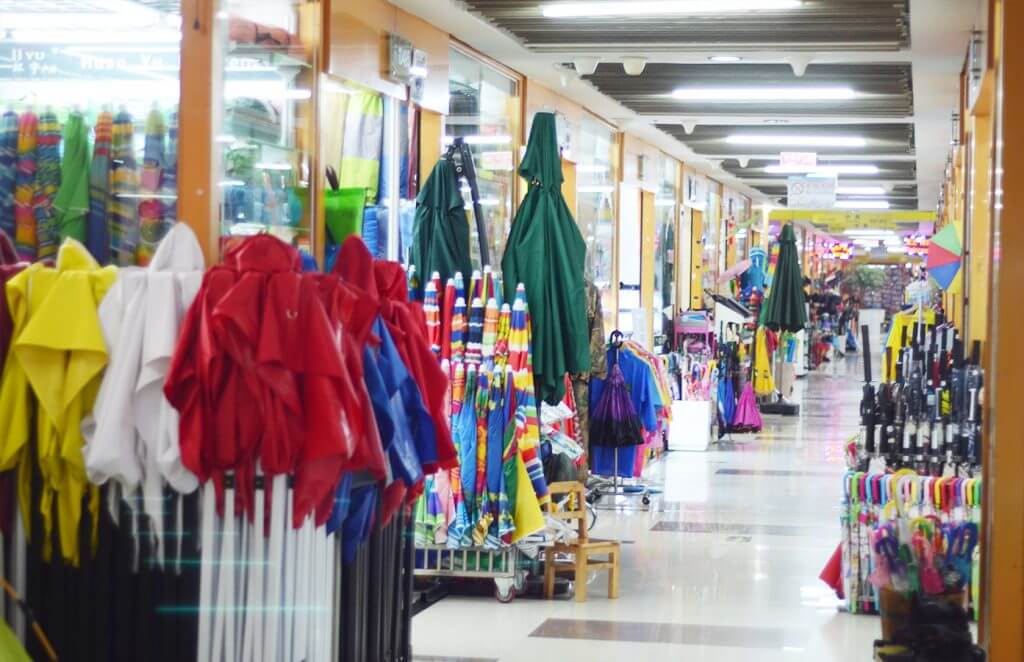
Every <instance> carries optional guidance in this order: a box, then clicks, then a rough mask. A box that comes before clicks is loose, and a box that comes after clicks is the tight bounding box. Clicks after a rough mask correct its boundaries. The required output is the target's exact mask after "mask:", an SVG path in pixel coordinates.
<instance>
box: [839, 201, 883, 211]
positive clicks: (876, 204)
mask: <svg viewBox="0 0 1024 662" xmlns="http://www.w3.org/2000/svg"><path fill="white" fill-rule="evenodd" d="M888 208H889V201H888V200H837V201H836V209H888Z"/></svg>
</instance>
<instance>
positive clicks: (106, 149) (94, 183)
mask: <svg viewBox="0 0 1024 662" xmlns="http://www.w3.org/2000/svg"><path fill="white" fill-rule="evenodd" d="M113 123H114V116H113V115H111V114H110V113H108V112H102V113H100V114H99V115H98V116H97V117H96V130H95V131H96V138H95V142H94V144H93V150H92V164H91V165H90V166H89V222H88V224H87V226H86V230H85V247H86V248H88V249H89V252H90V253H92V256H93V257H94V258H96V261H97V262H99V263H100V264H107V263H109V262H110V225H109V214H110V204H111V199H110V149H111V141H112V139H113Z"/></svg>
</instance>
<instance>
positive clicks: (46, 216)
mask: <svg viewBox="0 0 1024 662" xmlns="http://www.w3.org/2000/svg"><path fill="white" fill-rule="evenodd" d="M60 173H61V171H60V122H58V121H57V115H56V114H55V113H53V112H49V111H48V112H44V113H42V114H41V115H40V116H39V136H38V141H37V143H36V186H35V195H34V196H33V198H32V207H33V211H34V212H35V217H36V227H35V246H36V259H37V260H43V259H46V258H53V257H54V256H55V255H56V254H57V239H56V236H57V235H56V231H55V228H54V227H53V218H54V209H53V200H54V198H56V197H57V190H58V189H59V188H60Z"/></svg>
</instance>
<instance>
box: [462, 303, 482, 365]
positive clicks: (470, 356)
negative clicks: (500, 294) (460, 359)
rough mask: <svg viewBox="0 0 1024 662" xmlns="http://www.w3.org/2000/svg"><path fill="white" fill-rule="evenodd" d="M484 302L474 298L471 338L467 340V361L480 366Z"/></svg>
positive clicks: (470, 314)
mask: <svg viewBox="0 0 1024 662" xmlns="http://www.w3.org/2000/svg"><path fill="white" fill-rule="evenodd" d="M483 339H484V302H483V301H482V300H481V299H480V298H479V297H477V298H474V299H473V303H472V304H471V305H470V307H469V336H468V337H467V338H466V361H468V362H469V363H475V364H476V365H480V360H481V358H482V356H483Z"/></svg>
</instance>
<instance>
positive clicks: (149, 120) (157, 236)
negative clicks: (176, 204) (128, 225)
mask: <svg viewBox="0 0 1024 662" xmlns="http://www.w3.org/2000/svg"><path fill="white" fill-rule="evenodd" d="M166 134H167V125H166V124H165V123H164V116H163V114H162V113H161V112H160V111H159V110H151V111H150V112H149V116H148V117H146V145H145V148H144V150H143V155H142V177H141V178H140V180H139V191H140V192H141V193H159V192H160V190H161V189H162V188H163V177H164V157H165V153H166V145H165V143H166V140H167V135H166ZM169 228H170V224H169V223H167V221H166V219H165V217H164V203H163V201H162V200H161V199H159V198H155V197H154V198H143V199H142V201H141V202H139V243H138V246H137V247H136V255H135V261H136V262H137V263H138V264H140V265H143V266H145V265H147V264H149V261H150V259H152V257H153V253H155V252H156V247H157V245H159V243H160V240H161V239H163V238H164V235H165V234H167V230H168V229H169Z"/></svg>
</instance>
